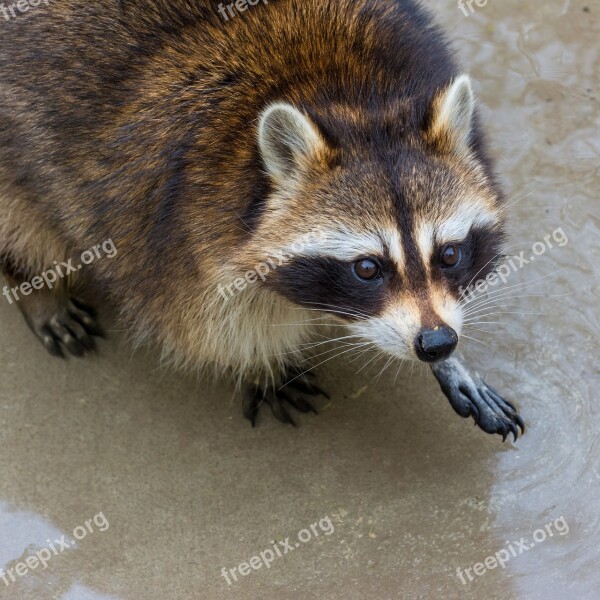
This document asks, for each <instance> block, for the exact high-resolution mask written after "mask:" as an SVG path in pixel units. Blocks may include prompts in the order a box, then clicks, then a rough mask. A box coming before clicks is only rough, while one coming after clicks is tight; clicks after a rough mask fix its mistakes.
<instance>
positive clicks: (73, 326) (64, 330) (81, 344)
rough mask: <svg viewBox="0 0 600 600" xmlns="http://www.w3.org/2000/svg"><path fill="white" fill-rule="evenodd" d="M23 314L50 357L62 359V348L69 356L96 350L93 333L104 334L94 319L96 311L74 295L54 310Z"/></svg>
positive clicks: (94, 334)
mask: <svg viewBox="0 0 600 600" xmlns="http://www.w3.org/2000/svg"><path fill="white" fill-rule="evenodd" d="M49 312H50V311H45V310H43V309H42V308H41V307H38V310H37V311H32V312H28V313H26V314H25V318H26V320H27V323H28V324H29V326H30V328H31V329H32V331H33V332H34V333H35V335H36V336H37V337H38V338H39V340H40V341H41V342H42V344H43V345H44V348H46V350H48V352H50V354H52V355H53V356H58V357H62V358H64V356H65V353H64V351H63V348H64V349H65V350H67V352H69V353H70V354H72V355H73V356H77V357H80V356H84V355H85V354H87V353H89V352H93V351H94V350H95V349H96V344H95V341H94V336H98V337H104V332H103V330H102V328H101V327H100V325H98V323H97V321H96V313H95V311H94V310H93V309H92V308H89V307H88V306H86V305H85V304H83V303H82V302H79V301H78V300H76V299H75V298H67V299H65V300H64V303H63V302H60V303H59V304H58V306H56V308H55V310H53V311H51V314H49Z"/></svg>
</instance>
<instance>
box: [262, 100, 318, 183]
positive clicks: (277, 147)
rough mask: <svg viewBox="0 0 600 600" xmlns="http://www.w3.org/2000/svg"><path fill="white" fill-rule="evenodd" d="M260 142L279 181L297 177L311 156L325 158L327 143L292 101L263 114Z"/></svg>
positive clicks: (271, 108)
mask: <svg viewBox="0 0 600 600" xmlns="http://www.w3.org/2000/svg"><path fill="white" fill-rule="evenodd" d="M258 144H259V148H260V153H261V155H262V159H263V161H264V163H265V166H266V167H267V171H268V172H269V174H270V175H271V176H272V177H273V178H274V179H275V180H276V181H277V182H279V183H284V182H285V181H289V180H290V179H296V178H297V177H298V175H299V173H300V171H301V170H302V168H303V167H304V166H305V165H307V163H308V162H310V161H311V160H313V161H315V160H316V161H321V160H325V157H326V153H327V143H326V142H325V140H324V139H323V136H322V135H321V134H320V132H319V130H318V129H317V127H316V126H315V125H314V124H313V123H312V121H310V120H309V119H308V118H307V117H305V116H304V115H303V114H302V113H301V112H300V111H299V110H298V109H297V108H295V107H293V106H292V105H291V104H285V103H280V104H274V105H272V106H270V107H269V108H267V109H266V110H265V111H264V112H263V114H262V115H261V117H260V125H259V127H258Z"/></svg>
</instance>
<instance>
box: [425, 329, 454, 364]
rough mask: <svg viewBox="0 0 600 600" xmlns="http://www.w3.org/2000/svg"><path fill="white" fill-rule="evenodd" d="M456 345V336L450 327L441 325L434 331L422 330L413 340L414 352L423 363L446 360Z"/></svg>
mask: <svg viewBox="0 0 600 600" xmlns="http://www.w3.org/2000/svg"><path fill="white" fill-rule="evenodd" d="M457 344H458V335H457V333H456V331H454V329H452V327H448V326H447V325H443V326H441V327H436V328H435V329H422V330H421V331H420V332H419V335H417V338H416V340H415V350H416V352H417V356H418V357H419V360H422V361H423V362H430V363H432V362H439V361H441V360H446V359H447V358H448V357H449V356H450V355H451V354H452V353H453V352H454V349H455V348H456V345H457Z"/></svg>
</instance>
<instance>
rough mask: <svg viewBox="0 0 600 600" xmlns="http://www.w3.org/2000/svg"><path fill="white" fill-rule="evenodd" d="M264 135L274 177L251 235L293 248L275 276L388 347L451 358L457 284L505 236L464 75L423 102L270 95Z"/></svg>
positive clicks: (307, 303) (307, 304)
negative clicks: (342, 101) (335, 101)
mask: <svg viewBox="0 0 600 600" xmlns="http://www.w3.org/2000/svg"><path fill="white" fill-rule="evenodd" d="M259 148H260V152H261V155H262V159H263V162H264V165H265V167H266V170H267V172H268V174H269V176H270V178H271V180H272V183H273V189H274V191H273V193H272V194H271V197H270V198H269V201H268V205H267V208H266V211H265V214H264V218H263V221H262V223H261V225H260V227H259V229H258V231H257V236H256V238H255V241H257V240H258V243H259V244H261V245H262V246H263V247H265V248H268V249H269V253H271V254H273V255H275V256H279V257H280V259H283V260H281V261H280V262H282V264H281V265H280V266H278V265H277V263H276V262H273V265H274V268H272V269H271V270H270V271H269V273H268V276H267V277H266V281H265V285H267V286H268V287H269V288H270V289H272V290H274V291H275V292H277V293H278V294H280V295H282V296H284V297H285V298H287V299H288V300H291V301H292V302H293V303H295V304H296V305H299V307H304V308H306V309H311V310H321V311H323V312H327V313H332V314H334V315H335V316H336V317H337V318H338V319H340V320H342V321H344V322H345V323H347V324H348V325H349V326H350V327H351V328H352V329H353V333H354V334H356V335H357V336H360V337H361V338H363V339H365V340H366V341H368V342H372V343H373V344H374V345H375V346H377V347H379V349H381V350H384V351H386V352H387V353H389V354H392V355H395V356H397V357H400V358H418V359H420V360H422V361H427V362H435V361H439V360H444V359H446V358H448V357H449V356H450V354H451V353H452V352H453V351H454V349H455V348H456V345H457V343H458V341H459V337H460V335H461V329H462V326H463V320H464V311H463V308H462V306H461V300H460V293H459V288H461V286H462V287H467V286H468V285H469V284H470V283H471V282H472V281H473V280H476V279H480V278H483V277H485V276H486V275H487V274H488V273H489V272H490V271H491V270H492V269H493V268H494V266H495V259H496V257H497V256H498V253H499V251H500V247H501V244H502V238H503V233H502V231H503V216H502V202H501V198H500V192H499V191H498V189H497V186H496V184H495V182H494V179H493V175H492V174H491V172H490V169H489V166H488V162H487V160H486V159H485V156H484V155H483V153H482V152H483V151H482V149H481V146H480V137H479V133H478V131H477V123H476V115H475V100H474V97H473V92H472V89H471V84H470V80H469V78H468V76H466V75H463V76H460V77H458V78H457V79H455V80H454V81H453V82H451V83H450V84H449V85H448V86H447V87H446V88H445V89H443V90H440V91H439V92H438V93H437V94H436V95H435V96H434V99H433V101H432V102H431V103H430V105H429V106H428V107H427V109H426V110H424V111H421V114H419V112H418V111H415V110H414V109H412V110H411V109H407V108H406V106H404V105H401V104H399V105H398V106H394V105H393V104H392V105H388V106H386V107H385V109H378V110H373V109H372V110H371V111H370V112H369V111H368V110H365V111H360V112H359V111H354V110H353V109H350V108H348V107H347V106H331V107H329V109H328V111H327V112H326V113H323V114H318V113H317V112H316V111H314V112H313V113H312V114H310V115H309V113H308V111H303V110H300V109H298V108H297V107H294V106H292V105H290V104H287V103H279V104H275V105H272V106H270V107H268V108H267V109H266V110H265V111H264V112H263V114H262V116H261V119H260V125H259ZM299 315H300V316H301V315H302V313H299ZM314 316H315V313H314V312H306V316H305V317H304V318H305V319H306V320H309V319H311V318H314ZM299 318H300V317H299Z"/></svg>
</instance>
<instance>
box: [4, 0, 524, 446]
mask: <svg viewBox="0 0 600 600" xmlns="http://www.w3.org/2000/svg"><path fill="white" fill-rule="evenodd" d="M225 4H226V3H225ZM235 7H236V10H235V11H234V10H233V8H232V7H231V6H229V7H227V6H224V5H223V4H222V3H221V2H211V1H208V0H196V1H189V0H187V1H186V0H168V1H167V0H128V1H125V0H123V1H121V2H117V1H115V0H96V1H95V2H90V3H83V4H82V3H81V2H79V1H78V0H61V1H56V2H51V3H50V4H47V5H46V4H41V5H40V6H39V7H37V8H35V9H34V8H31V10H29V11H27V12H26V13H22V14H19V13H16V16H15V18H13V19H12V20H10V21H7V22H0V28H1V30H2V31H1V36H0V210H1V216H0V263H1V268H2V272H3V274H4V277H5V278H6V281H7V284H8V285H7V286H6V287H5V288H4V293H5V295H7V294H6V292H7V290H8V291H10V290H11V289H13V290H18V289H23V288H22V286H23V284H24V283H27V282H28V281H29V280H31V278H32V277H34V276H36V275H38V274H39V273H42V272H44V271H45V270H46V269H48V267H49V266H50V265H53V264H58V263H57V261H63V260H66V259H69V260H71V258H72V257H77V256H78V255H79V254H80V253H81V252H82V250H83V249H86V248H91V247H94V245H95V244H98V243H99V242H102V241H103V240H111V241H112V243H114V245H115V247H116V248H118V257H116V258H114V259H113V260H98V261H96V262H94V263H93V264H90V265H88V266H86V267H85V268H81V269H77V270H76V272H75V273H72V274H70V277H69V278H68V279H67V278H65V279H64V280H61V281H60V282H58V284H57V285H55V286H53V287H52V289H49V288H48V287H43V288H42V289H35V290H34V291H33V293H28V294H27V295H23V297H22V298H20V300H19V302H15V303H16V304H17V305H18V308H19V309H20V310H21V312H22V313H23V314H24V316H25V318H26V320H27V323H28V324H29V325H30V327H31V329H32V330H33V332H34V333H35V334H36V336H37V337H38V338H39V339H40V340H41V341H42V343H43V344H44V346H45V347H46V348H47V349H48V350H49V351H50V352H51V353H53V354H55V355H58V356H60V355H64V354H66V353H70V354H74V355H77V356H80V355H84V354H87V353H88V352H90V351H91V350H93V349H94V347H95V343H94V337H96V336H98V335H102V329H101V328H100V326H99V325H98V323H97V315H96V313H95V311H94V310H93V309H91V308H89V307H88V305H87V304H86V303H84V302H82V300H81V294H82V290H88V297H89V292H90V291H91V292H92V293H93V294H94V295H95V296H97V297H98V298H100V297H106V298H107V300H108V301H109V302H110V303H112V304H113V305H115V306H117V307H118V309H119V314H120V318H121V319H122V321H123V323H125V324H126V325H127V327H128V328H129V330H130V331H131V332H132V337H133V338H134V340H135V342H136V343H145V342H148V341H154V342H157V343H158V344H159V345H160V347H161V348H162V349H163V356H164V357H165V358H168V359H170V360H171V361H172V362H173V363H174V364H176V365H178V366H181V367H192V368H208V367H212V368H213V369H214V370H215V371H216V372H217V373H219V374H223V373H230V374H231V375H232V376H233V377H235V378H236V379H237V380H238V381H243V382H244V384H245V388H246V390H247V391H246V394H245V396H244V400H243V402H242V408H243V413H244V415H245V416H246V417H247V418H248V419H249V420H250V421H251V422H252V424H253V425H254V423H255V421H256V418H257V414H258V412H259V409H260V407H261V406H263V405H268V406H270V407H271V409H272V411H273V414H274V415H275V416H276V417H277V418H278V419H279V420H281V421H283V422H287V423H293V422H294V421H293V418H292V410H291V408H294V409H297V410H299V411H303V412H307V411H309V410H312V404H311V403H310V402H309V401H308V399H307V396H309V395H310V394H319V393H321V390H320V389H319V388H318V387H317V386H316V385H315V384H314V383H313V382H312V380H309V379H308V377H307V376H306V375H305V370H306V369H305V368H304V362H303V361H305V360H306V358H307V351H306V350H307V349H309V348H310V347H311V345H316V344H318V343H320V342H319V341H320V340H321V339H322V335H323V332H324V331H327V329H326V328H324V327H323V325H327V326H331V325H334V326H336V325H337V326H343V327H344V328H345V330H346V331H347V333H346V334H345V338H344V339H345V340H346V341H347V343H348V344H349V345H350V347H351V348H352V347H354V346H353V344H356V345H357V346H358V345H360V344H364V345H369V347H372V348H375V349H378V350H380V351H383V352H385V353H386V354H388V355H390V357H391V358H392V357H395V358H397V359H398V360H402V359H408V360H415V361H424V362H426V363H429V364H430V365H431V368H432V371H433V373H434V375H435V377H436V378H437V379H438V381H439V383H440V385H441V388H442V390H443V392H444V393H445V395H446V396H447V397H448V399H449V400H450V403H451V405H452V407H453V408H454V409H455V410H456V412H458V413H459V414H460V415H461V416H462V417H468V416H472V417H473V418H474V420H475V422H476V423H477V424H478V425H479V426H480V427H481V428H482V429H483V430H484V431H486V432H488V433H498V434H500V435H502V436H503V438H504V439H506V437H507V435H508V434H509V433H511V432H512V433H513V435H514V437H515V439H516V438H517V436H518V434H519V429H521V430H523V421H522V419H521V417H520V416H519V414H518V412H517V410H516V409H515V407H514V406H513V405H512V404H511V403H509V402H508V401H506V400H504V399H503V398H502V397H501V396H499V395H498V394H497V393H496V392H495V391H494V390H492V389H491V388H490V387H489V386H487V385H486V384H485V383H484V382H483V381H482V380H481V379H479V378H478V377H477V376H476V375H474V374H472V373H471V372H470V371H469V369H468V368H467V367H466V366H465V365H464V364H463V363H462V362H461V360H460V359H459V358H457V357H456V354H453V353H454V351H455V349H456V347H457V344H458V342H459V339H460V336H461V328H462V325H463V321H464V310H463V307H464V303H462V302H461V298H460V293H459V288H460V287H461V286H463V287H464V286H467V285H468V284H469V282H470V281H472V280H473V279H475V278H476V277H485V276H486V274H487V273H488V272H490V271H491V270H492V269H493V268H494V265H495V261H496V259H497V257H498V256H499V254H500V252H501V248H502V243H503V238H504V222H505V217H504V209H503V204H504V203H503V195H502V190H501V188H500V185H499V183H498V181H497V179H496V177H495V175H494V172H493V167H492V164H491V161H490V158H489V157H488V154H487V152H486V149H485V144H484V139H483V135H482V132H481V127H480V125H479V119H478V116H477V110H476V106H475V99H474V94H473V90H472V85H471V81H470V79H469V76H468V75H466V74H463V73H461V71H460V70H459V69H458V67H457V65H456V64H455V62H454V60H453V58H452V55H451V52H450V49H449V47H448V44H447V42H446V40H445V38H444V36H443V34H442V33H441V31H440V30H439V29H438V27H437V26H436V25H434V23H433V21H432V19H431V17H430V16H429V14H428V13H427V12H426V10H425V9H424V8H423V7H422V6H421V5H420V4H418V3H417V2H416V1H413V0H270V1H269V2H260V3H256V2H255V3H254V4H253V3H244V2H241V3H236V4H235ZM240 7H245V8H244V9H243V10H242V8H240ZM227 8H231V10H228V11H227ZM224 9H225V11H224ZM224 14H225V15H226V16H227V19H225V18H224V17H223V15H224ZM307 240H309V242H308V243H307ZM265 265H267V268H265ZM7 297H8V296H7ZM329 331H332V330H331V329H329ZM333 331H335V332H337V331H339V329H337V328H336V329H333ZM290 407H291V408H290Z"/></svg>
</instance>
